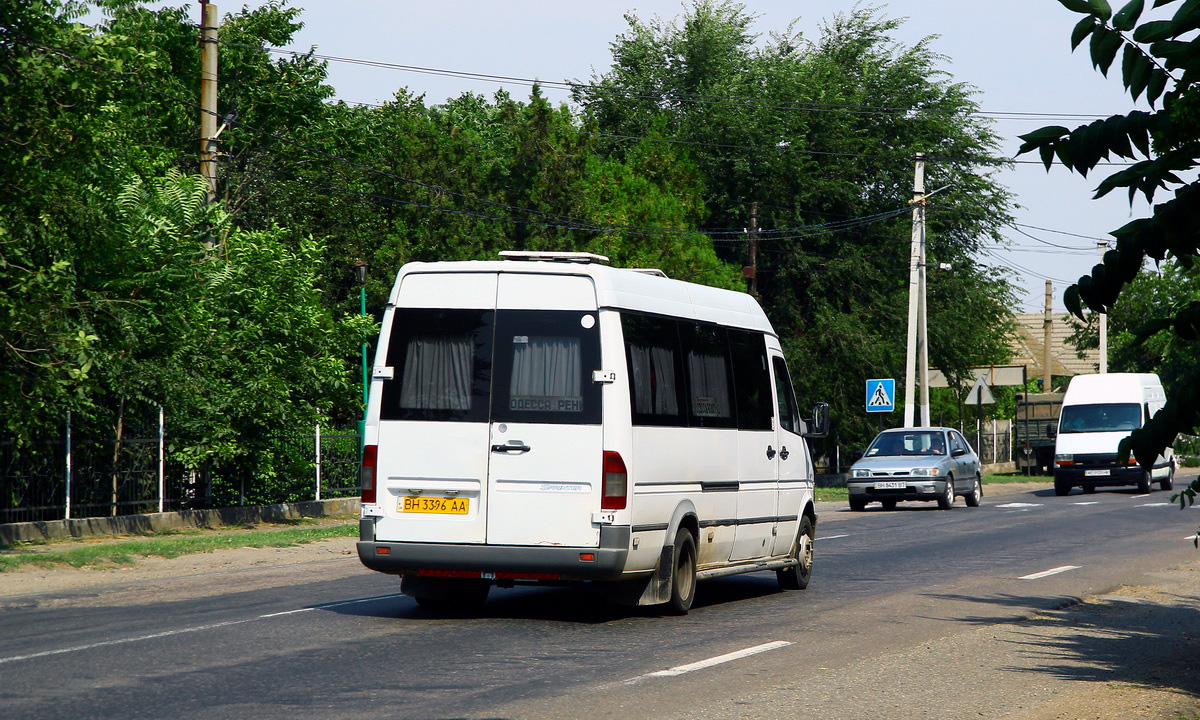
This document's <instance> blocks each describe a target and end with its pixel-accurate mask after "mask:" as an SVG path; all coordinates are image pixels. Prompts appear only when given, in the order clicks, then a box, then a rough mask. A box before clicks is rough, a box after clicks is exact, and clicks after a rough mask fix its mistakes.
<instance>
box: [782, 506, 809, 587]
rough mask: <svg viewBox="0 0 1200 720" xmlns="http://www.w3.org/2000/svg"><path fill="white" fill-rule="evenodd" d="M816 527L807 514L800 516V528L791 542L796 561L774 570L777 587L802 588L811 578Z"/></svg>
mask: <svg viewBox="0 0 1200 720" xmlns="http://www.w3.org/2000/svg"><path fill="white" fill-rule="evenodd" d="M816 534H817V533H816V529H815V528H814V527H813V524H812V519H811V518H809V517H808V516H807V515H801V516H800V528H799V529H798V530H797V531H796V541H795V542H794V543H792V557H793V558H795V559H796V560H797V563H796V564H795V565H793V566H792V567H790V568H787V569H786V570H776V571H775V577H777V578H778V579H779V587H781V588H783V589H784V590H803V589H804V588H806V587H808V581H809V580H811V579H812V568H813V545H815V542H814V541H815V540H816Z"/></svg>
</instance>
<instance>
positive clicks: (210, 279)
mask: <svg viewBox="0 0 1200 720" xmlns="http://www.w3.org/2000/svg"><path fill="white" fill-rule="evenodd" d="M107 7H108V8H109V9H108V11H107V12H108V14H107V15H106V19H105V21H104V22H103V23H102V24H101V26H100V27H99V28H97V29H92V28H88V27H85V26H82V25H79V24H76V23H75V22H74V21H75V20H77V19H78V18H79V17H80V16H81V14H82V13H83V11H84V9H85V6H84V5H82V4H78V3H73V2H56V1H55V0H47V1H46V2H38V3H25V4H19V5H17V6H16V7H12V6H5V9H4V10H3V11H2V13H0V46H2V49H3V52H2V53H0V122H3V123H4V128H5V130H4V131H3V132H4V134H3V135H2V136H0V163H2V164H3V166H4V167H5V172H4V173H3V174H2V175H0V339H2V340H3V349H2V350H0V352H2V353H3V355H4V362H3V363H0V401H2V402H3V403H4V405H5V408H6V409H7V410H8V411H9V412H7V413H6V414H5V419H4V423H5V425H4V430H5V431H6V432H7V433H8V434H10V435H12V436H15V437H16V438H17V439H18V441H26V440H28V439H29V438H31V437H33V436H34V435H36V434H37V431H38V429H39V428H42V427H47V426H49V427H54V428H58V427H61V423H62V419H63V416H64V414H65V413H66V412H68V411H71V412H72V413H73V414H74V417H75V418H77V419H78V420H77V422H78V423H80V424H84V425H86V424H89V423H90V424H92V425H95V426H103V425H108V426H110V427H111V426H114V425H115V427H117V428H119V427H120V426H121V421H122V419H123V417H124V414H125V413H126V408H127V405H126V403H127V402H129V403H138V402H146V403H155V404H161V405H163V406H164V407H165V408H166V412H167V419H168V423H169V425H170V428H171V437H172V444H171V446H170V454H171V458H172V460H173V461H178V462H182V463H183V464H185V465H186V466H188V467H192V468H196V467H199V466H201V465H204V464H208V465H213V464H221V463H224V464H226V465H228V464H230V463H236V464H238V465H240V467H241V468H242V469H243V470H244V471H246V472H249V473H250V474H251V475H252V476H253V475H254V474H255V473H257V474H258V475H259V476H262V475H265V474H266V472H265V470H267V469H268V466H269V465H270V464H271V462H273V460H272V453H271V451H270V448H269V447H267V445H266V443H265V438H266V436H267V435H269V434H270V433H273V432H278V431H280V430H287V429H292V428H296V427H311V423H312V422H313V420H314V419H315V418H316V417H317V415H318V414H327V413H330V412H333V411H340V412H342V413H346V414H351V413H353V411H354V408H355V407H356V406H357V402H358V401H357V390H356V387H357V373H356V372H354V371H352V370H351V369H350V368H349V367H348V366H347V363H346V358H347V357H354V356H355V353H356V349H357V347H358V344H359V343H361V342H362V341H363V339H364V338H365V337H367V336H368V335H369V334H370V333H371V332H372V330H373V329H374V326H373V323H372V322H371V321H370V320H368V319H361V318H358V317H356V316H343V314H341V313H338V312H336V311H335V310H332V309H330V308H328V307H326V306H325V305H323V304H322V302H321V296H320V293H319V292H318V291H317V289H316V288H317V274H318V272H319V269H320V268H321V266H322V263H323V262H324V252H323V246H322V244H321V242H320V241H319V240H314V239H313V238H311V237H310V236H308V235H307V234H306V233H301V232H296V231H292V230H288V229H284V228H281V227H279V226H278V225H273V226H272V227H269V228H263V229H249V230H244V229H241V228H239V227H238V226H237V225H236V224H234V223H233V222H232V221H231V219H230V217H229V215H228V214H227V213H226V212H225V211H224V209H223V208H222V207H221V206H220V205H209V204H208V203H207V192H206V189H205V187H204V185H203V181H202V180H201V179H200V178H198V177H197V176H195V175H191V174H187V173H186V172H183V171H181V170H179V169H178V168H184V170H187V169H191V168H194V167H195V163H194V160H193V158H194V152H195V137H194V127H193V126H194V121H195V108H194V106H191V105H190V103H188V102H186V101H184V100H181V99H180V97H190V94H191V93H192V92H194V89H192V88H190V87H189V88H188V89H187V90H184V89H183V88H182V87H180V86H179V85H178V84H177V83H178V80H177V79H176V75H177V74H180V73H182V72H186V71H187V69H188V68H189V67H191V68H194V67H198V58H197V54H198V53H197V50H196V43H195V37H194V28H193V27H192V26H191V25H190V24H189V23H188V22H187V20H186V17H185V15H184V12H183V11H182V10H161V11H154V12H150V11H147V10H145V9H144V8H142V7H140V6H138V5H137V4H136V3H129V2H113V3H109V4H108V5H107ZM255 12H256V13H258V12H267V13H268V14H269V13H270V12H276V13H282V15H281V17H283V18H284V19H285V20H286V19H287V18H288V17H289V15H288V13H286V12H284V11H279V10H278V9H275V10H271V9H270V8H268V9H267V10H266V11H255ZM277 19H278V18H277ZM250 20H251V21H253V22H251V21H247V24H248V25H251V26H253V25H254V23H255V22H259V21H262V20H263V18H262V17H260V16H258V15H256V14H255V13H250ZM264 22H265V21H264ZM231 25H233V26H236V25H237V23H236V22H232V23H231ZM266 25H270V23H266ZM266 32H267V31H266V30H264V31H263V33H264V34H265V33H266ZM286 70H287V68H286V67H284V68H281V69H280V77H282V78H283V79H282V80H278V82H280V83H282V82H285V81H288V79H289V78H290V75H288V73H287V72H286ZM234 75H235V76H236V73H234ZM189 76H192V77H194V73H193V74H191V75H189ZM255 77H259V76H255ZM264 82H265V81H264ZM189 85H190V84H189ZM176 92H179V93H180V95H178V96H177V95H176V94H175V93H176ZM317 104H318V105H319V104H320V103H319V102H318V103H317ZM213 237H222V238H224V239H225V244H226V247H227V252H226V253H224V254H223V255H222V256H221V257H216V256H213V255H212V254H210V253H208V252H206V251H205V245H206V243H207V242H208V241H209V240H211V239H212V238H213ZM355 369H356V366H355Z"/></svg>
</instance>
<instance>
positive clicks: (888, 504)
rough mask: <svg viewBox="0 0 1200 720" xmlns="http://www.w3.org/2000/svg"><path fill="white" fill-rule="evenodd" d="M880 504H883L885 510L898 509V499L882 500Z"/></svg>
mask: <svg viewBox="0 0 1200 720" xmlns="http://www.w3.org/2000/svg"><path fill="white" fill-rule="evenodd" d="M879 504H880V505H882V506H883V509H884V510H895V509H896V501H895V500H880V501H879Z"/></svg>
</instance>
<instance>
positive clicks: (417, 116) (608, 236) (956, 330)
mask: <svg viewBox="0 0 1200 720" xmlns="http://www.w3.org/2000/svg"><path fill="white" fill-rule="evenodd" d="M99 6H100V7H102V8H103V9H104V15H103V20H102V21H101V22H100V23H99V24H98V25H96V26H95V27H88V26H84V25H80V24H77V23H76V21H77V20H78V19H79V18H80V17H82V15H83V13H84V12H85V11H86V10H87V9H89V8H93V7H96V6H95V5H88V4H85V3H76V2H71V1H70V0H39V1H38V2H32V3H23V4H20V5H19V6H17V7H15V8H14V7H10V6H6V7H5V9H3V10H0V49H2V50H3V54H2V55H0V122H2V123H3V128H4V129H3V130H2V131H0V132H2V133H3V135H2V136H0V138H2V141H0V166H2V167H4V168H5V169H6V170H5V172H4V173H3V175H0V339H2V340H3V343H4V346H3V348H2V351H3V353H4V358H5V362H4V364H3V366H2V367H0V398H2V399H3V401H4V403H5V407H6V408H11V410H12V412H10V413H9V414H8V415H7V416H6V418H5V421H4V422H5V424H6V429H7V430H8V431H9V432H11V433H14V434H16V435H18V436H21V435H22V434H25V435H28V434H29V433H30V429H31V428H34V427H36V426H38V425H39V424H41V425H46V424H52V425H56V424H58V423H59V422H60V418H61V415H62V413H64V412H65V411H67V410H70V411H72V412H74V413H77V414H78V415H80V416H83V417H91V418H94V419H96V422H101V421H104V422H108V421H109V420H110V419H111V418H112V417H113V414H114V413H120V412H122V411H123V408H124V405H123V404H122V403H123V402H124V400H125V399H129V400H131V401H144V402H153V403H159V404H163V405H164V406H166V407H167V411H168V420H169V422H171V423H173V426H174V428H175V433H174V435H175V436H176V437H177V438H178V440H177V442H176V444H175V445H173V446H172V449H171V452H172V453H173V457H174V458H175V459H176V460H178V461H180V462H183V463H185V464H187V465H188V466H190V467H199V466H202V465H205V464H214V463H216V464H223V463H224V464H227V463H230V462H239V461H245V462H246V463H248V464H250V465H252V466H262V465H263V464H264V463H269V458H264V457H262V456H258V455H255V452H256V451H255V447H256V443H258V442H259V441H260V440H261V439H262V438H263V437H264V436H265V435H266V434H268V433H269V432H270V431H274V430H283V429H289V428H293V427H297V426H301V425H304V424H306V423H308V422H310V421H311V420H312V418H313V417H314V416H315V414H316V413H319V412H335V413H338V414H340V415H342V416H355V415H357V413H358V412H359V410H360V408H359V407H358V398H357V392H356V385H357V382H358V380H357V378H358V362H359V354H358V352H357V349H358V343H359V342H361V341H362V340H363V338H364V337H366V336H367V335H369V332H370V328H369V326H370V325H371V321H370V320H363V319H360V318H358V317H357V313H358V309H359V303H358V300H359V291H360V289H359V288H358V287H357V285H356V284H355V281H354V278H353V275H352V273H351V270H350V268H351V265H352V264H353V263H354V262H355V261H356V260H363V261H366V262H368V263H369V267H370V271H369V273H368V278H367V282H366V287H365V293H366V297H367V305H368V310H369V314H371V315H377V314H378V313H379V312H380V311H381V310H382V307H383V305H384V304H385V302H386V298H387V295H388V291H389V289H390V287H391V284H392V279H393V277H394V273H395V271H396V270H397V269H398V268H399V266H400V265H402V264H403V263H405V262H408V261H414V260H420V261H432V260H464V259H491V258H494V257H495V256H496V252H497V251H499V250H508V249H518V250H519V249H531V250H535V249H553V250H578V251H588V252H595V253H600V254H603V255H607V256H609V257H610V258H612V260H613V263H614V264H617V265H621V266H627V267H656V268H659V269H662V270H663V271H665V272H666V273H667V274H668V275H671V276H673V277H678V278H684V279H688V280H692V281H696V282H703V283H707V284H710V285H715V286H721V287H730V288H740V287H742V280H741V267H742V265H743V264H744V262H745V254H744V253H745V248H746V243H745V240H746V236H745V234H744V233H742V232H741V228H744V227H746V226H747V225H748V214H749V207H750V205H751V203H752V202H757V203H758V208H759V216H758V220H759V228H760V230H761V237H760V259H759V263H758V278H757V281H758V292H759V295H760V297H761V299H762V301H763V304H764V306H765V307H766V309H767V311H768V313H769V314H770V316H771V319H772V322H773V323H774V324H775V326H776V328H777V329H778V330H779V331H780V334H781V336H782V337H784V338H785V348H786V350H787V353H788V355H789V359H790V361H791V363H792V366H793V374H794V376H795V378H796V381H797V386H798V389H799V390H800V391H801V393H802V395H803V396H804V397H805V398H806V399H808V400H813V401H815V400H829V401H831V402H832V403H833V405H834V409H835V412H836V413H837V416H838V417H839V418H841V425H840V427H839V432H840V434H841V435H842V437H843V439H844V440H845V441H846V442H857V441H861V440H865V439H866V436H868V435H869V434H870V433H871V432H872V431H873V428H872V427H871V426H870V423H869V422H868V421H867V419H866V417H865V416H864V413H863V412H862V398H861V387H862V381H863V380H864V379H866V378H869V377H887V376H898V375H900V374H901V370H902V368H903V364H904V356H903V352H904V326H905V321H904V315H905V309H906V307H907V296H908V294H907V293H908V286H907V278H908V261H909V240H910V231H911V221H910V219H909V205H908V200H909V199H910V197H911V193H912V190H911V187H912V170H913V158H914V154H915V153H917V152H924V153H926V154H927V155H929V156H930V158H931V161H930V165H929V171H928V180H927V183H928V186H929V187H930V188H931V189H935V188H943V187H944V188H945V190H944V191H943V192H940V193H939V194H938V195H936V196H935V197H934V198H932V199H931V200H930V204H929V261H930V263H931V264H932V265H933V266H934V267H936V266H938V265H939V264H941V263H949V264H950V265H951V266H952V269H951V270H950V271H948V272H946V271H940V270H931V282H930V289H929V307H930V318H929V328H930V336H931V357H932V361H933V364H934V365H936V366H938V367H940V368H942V369H944V370H946V371H947V373H948V374H949V375H950V376H951V377H952V378H955V379H956V380H961V379H963V378H966V377H967V376H968V372H967V369H968V368H969V367H970V366H971V365H977V364H986V363H993V362H1002V361H1004V360H1005V359H1006V354H1005V353H1006V348H1005V346H1004V341H1003V336H1004V329H1005V326H1006V324H1007V322H1008V320H1007V318H1008V313H1007V310H1006V307H1007V305H1008V304H1009V300H1010V299H1011V296H1010V288H1009V286H1008V284H1007V282H1006V281H1005V280H1004V279H1003V278H997V277H996V276H995V275H994V274H993V273H992V272H989V271H988V270H986V269H985V268H983V267H982V266H981V265H979V264H978V263H977V262H976V261H975V260H974V254H975V252H976V251H978V250H979V249H980V246H981V244H983V243H985V242H989V241H998V240H1000V236H999V233H998V229H999V227H1000V226H1001V225H1003V224H1004V223H1005V222H1007V221H1008V220H1009V218H1008V211H1009V207H1010V198H1009V195H1008V193H1007V192H1006V191H1005V190H1004V189H1003V188H1001V187H1000V186H999V185H998V184H997V183H996V181H995V179H994V178H993V177H992V175H991V174H990V172H989V171H988V170H987V168H988V167H991V165H990V164H989V163H990V162H991V160H990V156H991V155H993V154H994V151H995V149H996V146H997V142H996V138H995V136H994V135H993V133H992V131H991V129H990V127H989V126H988V124H987V122H986V121H984V120H981V119H979V116H978V114H977V113H975V112H974V111H975V110H977V107H976V106H975V104H974V101H973V100H972V96H973V92H974V91H973V90H972V88H970V87H969V86H967V85H964V84H962V83H958V82H955V81H954V80H953V79H952V78H950V77H949V76H948V75H947V74H945V73H944V72H943V71H942V70H940V68H939V66H940V64H941V62H942V60H943V58H941V57H939V56H938V55H936V54H935V53H934V52H932V50H931V49H930V45H929V41H924V42H921V43H918V44H917V45H915V46H912V47H907V46H904V45H901V44H899V43H897V42H895V41H894V40H893V39H892V37H891V34H892V31H894V30H895V29H896V27H897V25H898V22H899V21H896V20H889V19H886V18H884V17H881V16H880V15H878V14H877V13H876V12H875V11H873V10H856V11H855V12H853V13H850V14H848V15H842V16H837V17H835V18H833V19H831V20H830V21H829V22H828V23H827V24H826V25H825V26H824V27H823V28H822V30H821V33H820V37H819V38H817V39H816V40H812V41H810V40H808V39H806V38H804V37H802V36H801V35H800V34H799V33H796V32H795V31H794V30H793V29H791V28H788V29H786V30H784V31H782V32H780V33H777V34H775V35H772V36H771V37H770V38H769V39H766V40H763V39H761V38H759V37H758V36H757V35H755V34H754V33H753V31H752V27H753V25H754V22H755V18H754V17H753V16H751V15H749V14H748V13H747V12H746V11H745V9H744V8H743V7H742V6H741V5H737V4H734V3H729V2H710V1H708V0H702V1H700V2H697V3H696V4H694V5H692V6H689V7H688V8H687V10H686V11H685V13H684V14H683V15H682V16H681V17H680V18H679V19H678V20H676V21H672V22H665V21H657V20H656V21H652V22H643V21H641V20H639V19H637V18H635V17H632V16H631V17H630V18H629V21H630V29H629V31H628V32H627V33H625V34H623V35H621V36H620V37H618V38H617V39H616V41H615V42H614V44H613V54H614V58H613V59H614V63H613V69H612V70H611V71H610V72H608V73H606V74H604V75H603V76H601V77H598V78H596V82H595V83H594V84H592V85H586V86H581V87H580V88H579V90H578V92H577V94H576V98H575V99H576V101H577V103H578V109H575V108H572V107H571V106H567V105H558V106H556V105H554V104H553V103H551V102H549V101H548V100H547V99H546V98H545V97H543V96H542V94H541V92H540V90H539V89H538V88H536V87H535V88H534V89H533V91H532V93H531V95H530V96H529V97H528V98H527V99H523V100H519V99H514V98H513V97H511V96H509V95H508V94H507V93H505V92H503V91H501V92H498V93H496V94H495V95H493V96H491V97H484V96H480V95H475V94H464V95H462V96H460V97H457V98H453V99H450V100H448V101H446V102H444V103H440V104H432V105H431V104H427V103H426V101H425V99H424V98H422V97H415V96H413V95H412V94H411V93H410V92H409V91H408V90H406V89H404V88H400V89H398V90H397V92H396V93H395V95H394V97H393V98H392V100H391V101H389V102H387V103H385V104H383V105H381V106H352V105H349V104H346V103H343V102H335V101H333V100H332V97H333V91H332V89H331V88H330V87H329V86H328V85H327V84H326V67H325V64H324V62H322V61H320V60H319V59H317V58H315V57H313V56H312V55H311V54H303V53H301V54H287V53H283V52H273V51H275V50H278V49H279V48H282V47H285V46H287V45H289V44H291V42H292V38H293V36H294V34H295V33H296V31H297V30H298V29H299V28H300V27H301V18H302V12H301V11H300V10H299V9H296V8H289V7H286V6H284V5H283V4H282V3H276V2H269V3H267V4H265V5H263V6H261V7H256V8H243V9H242V10H240V11H238V12H235V13H232V14H230V15H227V16H225V17H224V18H223V19H222V27H221V38H222V43H221V46H220V58H221V60H220V63H221V72H220V76H221V84H220V89H219V93H220V95H219V108H218V113H219V115H220V123H219V124H221V125H223V126H224V129H223V130H222V133H221V137H220V150H221V154H220V171H219V192H218V203H216V204H215V205H209V204H208V203H206V202H205V201H204V200H205V198H204V196H203V187H202V186H201V185H200V181H199V180H198V179H197V177H196V175H195V171H196V169H197V163H196V159H195V155H196V149H197V137H196V125H197V120H198V117H199V108H198V107H197V106H196V104H195V101H194V97H195V78H197V77H198V75H199V67H200V47H199V44H198V43H197V42H196V32H195V27H194V25H193V24H192V23H191V22H190V21H189V19H188V17H187V14H188V13H187V10H186V9H182V8H180V9H171V8H165V9H150V8H148V7H146V6H145V5H144V4H143V3H140V2H136V1H135V0H106V1H105V2H102V3H100V4H99ZM980 168H984V169H983V170H980ZM10 169H11V170H10ZM214 241H216V242H217V243H219V245H220V247H221V248H223V251H222V252H220V253H211V252H208V251H206V249H205V248H206V247H208V246H210V245H211V244H212V243H213V242H214Z"/></svg>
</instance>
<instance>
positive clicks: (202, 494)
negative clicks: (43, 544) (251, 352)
mask: <svg viewBox="0 0 1200 720" xmlns="http://www.w3.org/2000/svg"><path fill="white" fill-rule="evenodd" d="M153 415H157V417H153ZM168 439H169V438H168V435H167V428H166V427H165V424H164V422H163V414H162V409H161V408H157V409H156V410H155V412H153V413H151V417H149V418H147V419H146V420H145V421H144V422H138V421H134V422H126V423H124V424H123V426H122V427H121V429H120V432H115V431H114V432H111V433H96V432H95V431H94V430H93V431H91V432H84V431H81V430H80V429H78V428H75V427H73V426H72V421H71V419H70V416H69V415H68V417H67V418H66V419H65V421H64V424H63V427H62V430H61V431H60V432H58V433H49V434H47V435H45V436H42V437H38V438H33V439H31V440H29V441H27V442H25V443H17V442H15V441H13V440H11V439H0V523H13V522H30V521H45V520H61V519H71V518H83V517H104V516H116V515H131V514H138V513H147V512H163V511H166V510H182V509H192V508H207V507H228V506H232V505H244V504H272V503H281V502H296V501H300V500H321V499H329V498H336V497H348V496H354V495H357V494H358V493H359V463H360V452H361V438H360V436H359V434H358V430H357V428H354V427H337V426H332V425H330V424H325V425H323V424H321V423H317V424H315V425H314V427H313V430H312V432H310V433H294V434H286V435H283V434H281V435H272V436H268V437H266V438H263V439H261V440H260V442H259V447H257V448H256V452H255V453H254V454H253V457H254V462H253V463H248V462H241V463H237V464H227V465H213V466H210V467H204V468H201V469H194V468H186V467H184V466H182V465H180V464H178V463H175V462H172V461H171V460H170V458H169V457H168V456H167V453H166V446H167V445H166V443H167V440H168Z"/></svg>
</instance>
